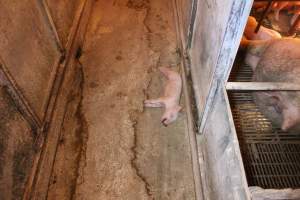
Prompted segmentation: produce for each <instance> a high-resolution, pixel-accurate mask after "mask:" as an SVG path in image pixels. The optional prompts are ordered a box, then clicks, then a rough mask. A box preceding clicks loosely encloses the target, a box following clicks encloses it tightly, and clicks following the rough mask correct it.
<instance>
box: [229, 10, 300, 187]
mask: <svg viewBox="0 0 300 200" xmlns="http://www.w3.org/2000/svg"><path fill="white" fill-rule="evenodd" d="M280 13H281V15H284V14H286V13H282V12H280ZM252 14H253V12H252ZM276 15H278V11H276V12H275V11H274V12H271V13H270V14H269V16H268V19H265V20H264V21H263V26H262V27H261V28H260V30H259V31H258V33H254V30H255V28H256V26H257V22H256V20H255V18H253V17H250V18H249V20H248V25H247V26H246V29H245V35H244V36H243V39H242V42H241V46H243V47H245V46H247V47H248V48H247V50H245V49H241V50H240V51H239V53H238V56H237V58H236V60H235V63H234V66H233V69H232V71H231V74H230V77H229V80H228V81H229V83H232V82H238V84H237V85H239V84H240V86H238V87H235V88H234V89H233V88H231V89H230V88H227V89H228V90H230V91H229V92H228V94H229V99H230V106H231V111H232V115H233V118H234V124H235V128H236V131H237V135H238V139H239V144H240V149H241V153H242V158H243V162H244V167H245V172H246V176H247V181H248V184H249V186H259V187H262V188H264V189H284V188H293V189H298V188H300V175H299V170H300V160H299V158H300V91H299V86H300V76H299V75H300V68H299V67H300V39H299V38H297V37H285V36H286V35H285V33H287V32H288V31H286V30H287V29H286V30H285V31H282V30H283V29H284V28H282V29H276V28H274V27H277V28H278V27H280V26H277V25H278V24H280V23H283V22H282V21H284V20H286V22H284V23H285V24H286V26H287V27H288V26H289V23H290V18H293V16H292V15H290V16H289V17H288V18H286V17H284V16H281V15H280V17H279V20H281V21H280V23H278V22H276V18H277V16H276ZM270 19H272V20H270ZM273 20H274V21H273ZM249 21H250V25H249ZM273 22H274V23H276V26H272V23H273ZM250 26H251V27H250ZM247 28H248V29H247ZM249 29H251V30H249ZM273 29H276V31H274V30H273ZM277 31H278V32H279V33H280V34H277ZM281 35H282V36H281ZM245 82H246V83H247V84H244V83H245ZM243 84H244V86H243ZM245 85H246V86H245ZM249 85H250V86H251V87H248V86H249ZM257 86H259V87H257ZM289 86H292V87H291V88H289ZM247 87H248V88H247ZM297 88H298V89H297Z"/></svg>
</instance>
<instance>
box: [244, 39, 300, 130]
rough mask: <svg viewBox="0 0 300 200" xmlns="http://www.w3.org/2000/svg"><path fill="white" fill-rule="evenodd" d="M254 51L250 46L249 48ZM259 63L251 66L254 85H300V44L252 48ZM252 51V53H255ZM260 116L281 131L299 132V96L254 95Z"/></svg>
mask: <svg viewBox="0 0 300 200" xmlns="http://www.w3.org/2000/svg"><path fill="white" fill-rule="evenodd" d="M249 48H250V49H249V51H251V45H250V46H249ZM252 48H254V52H256V55H257V56H258V58H259V59H258V62H257V63H256V65H254V66H252V68H253V70H254V72H253V81H255V82H289V83H294V84H300V40H299V39H278V40H271V41H266V42H265V43H260V44H259V45H257V46H256V45H255V44H253V46H252ZM252 50H253V49H252ZM253 97H254V101H255V103H256V104H257V106H258V107H259V108H260V110H261V112H262V113H263V114H264V115H265V116H266V117H267V118H269V119H270V120H271V122H272V123H274V124H275V125H277V126H280V127H281V129H282V130H284V131H288V130H297V131H300V92H295V91H294V92H293V91H260V92H253Z"/></svg>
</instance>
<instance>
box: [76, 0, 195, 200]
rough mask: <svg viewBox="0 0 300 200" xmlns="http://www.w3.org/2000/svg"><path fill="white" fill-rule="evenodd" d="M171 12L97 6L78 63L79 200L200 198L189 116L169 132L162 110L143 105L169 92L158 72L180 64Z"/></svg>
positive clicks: (162, 6)
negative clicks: (82, 137)
mask: <svg viewBox="0 0 300 200" xmlns="http://www.w3.org/2000/svg"><path fill="white" fill-rule="evenodd" d="M172 8H173V7H172V3H171V1H169V0H163V1H162V0H152V1H148V0H129V1H128V0H114V1H105V0H99V1H96V3H95V5H94V8H93V13H92V16H91V19H90V24H89V27H88V32H87V35H86V42H85V47H84V50H83V56H82V57H81V59H80V61H81V64H82V67H83V73H84V85H83V100H82V114H83V116H84V118H85V121H86V129H87V130H86V131H87V134H88V138H87V142H86V144H85V148H84V149H85V156H83V158H82V159H81V161H80V162H81V163H80V168H79V176H78V179H77V186H76V190H75V193H74V197H75V199H78V200H79V199H80V200H83V199H87V200H97V199H99V200H110V199H111V200H118V199H120V200H135V199H137V200H143V199H164V200H165V199H172V200H176V199H178V200H184V199H188V200H193V199H195V188H194V180H193V172H192V162H191V154H190V145H189V138H188V134H187V131H186V130H187V122H186V120H187V119H186V116H185V113H182V114H181V116H180V117H179V119H178V121H177V122H176V123H174V124H173V125H171V126H169V127H164V126H162V125H161V123H160V116H161V114H162V110H161V109H145V108H144V107H143V101H144V100H145V99H146V98H154V97H157V96H159V95H160V94H161V92H162V90H163V83H164V79H163V77H162V76H161V74H160V73H159V72H158V70H157V68H158V67H159V66H165V65H172V66H173V67H174V68H175V67H177V64H178V62H179V58H180V57H179V54H178V50H177V45H176V35H175V27H174V21H173V14H172V12H173V9H172ZM182 104H184V103H182Z"/></svg>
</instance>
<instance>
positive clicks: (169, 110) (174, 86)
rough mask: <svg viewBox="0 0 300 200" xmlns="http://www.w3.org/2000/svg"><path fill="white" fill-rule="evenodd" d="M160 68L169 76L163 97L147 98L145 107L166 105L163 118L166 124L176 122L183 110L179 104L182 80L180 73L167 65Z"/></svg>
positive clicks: (162, 120)
mask: <svg viewBox="0 0 300 200" xmlns="http://www.w3.org/2000/svg"><path fill="white" fill-rule="evenodd" d="M159 70H160V71H161V72H162V74H163V75H164V76H165V77H166V78H167V83H166V86H165V89H164V94H163V96H162V97H160V98H157V99H149V100H145V102H144V105H145V107H165V112H164V114H163V116H162V118H161V122H162V123H163V125H164V126H167V125H169V124H170V123H172V122H174V121H175V120H176V119H177V117H178V113H179V111H180V110H181V106H180V105H179V101H180V96H181V88H182V80H181V77H180V74H179V73H178V72H175V71H173V70H171V69H170V68H167V67H160V68H159Z"/></svg>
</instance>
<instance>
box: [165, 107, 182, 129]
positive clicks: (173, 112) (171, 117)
mask: <svg viewBox="0 0 300 200" xmlns="http://www.w3.org/2000/svg"><path fill="white" fill-rule="evenodd" d="M181 109H182V107H181V106H174V107H171V108H168V109H166V111H165V113H164V114H163V116H162V118H161V123H162V124H163V125H164V126H168V125H169V124H171V123H172V122H174V121H175V120H176V119H177V117H178V113H179V112H180V110H181Z"/></svg>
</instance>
